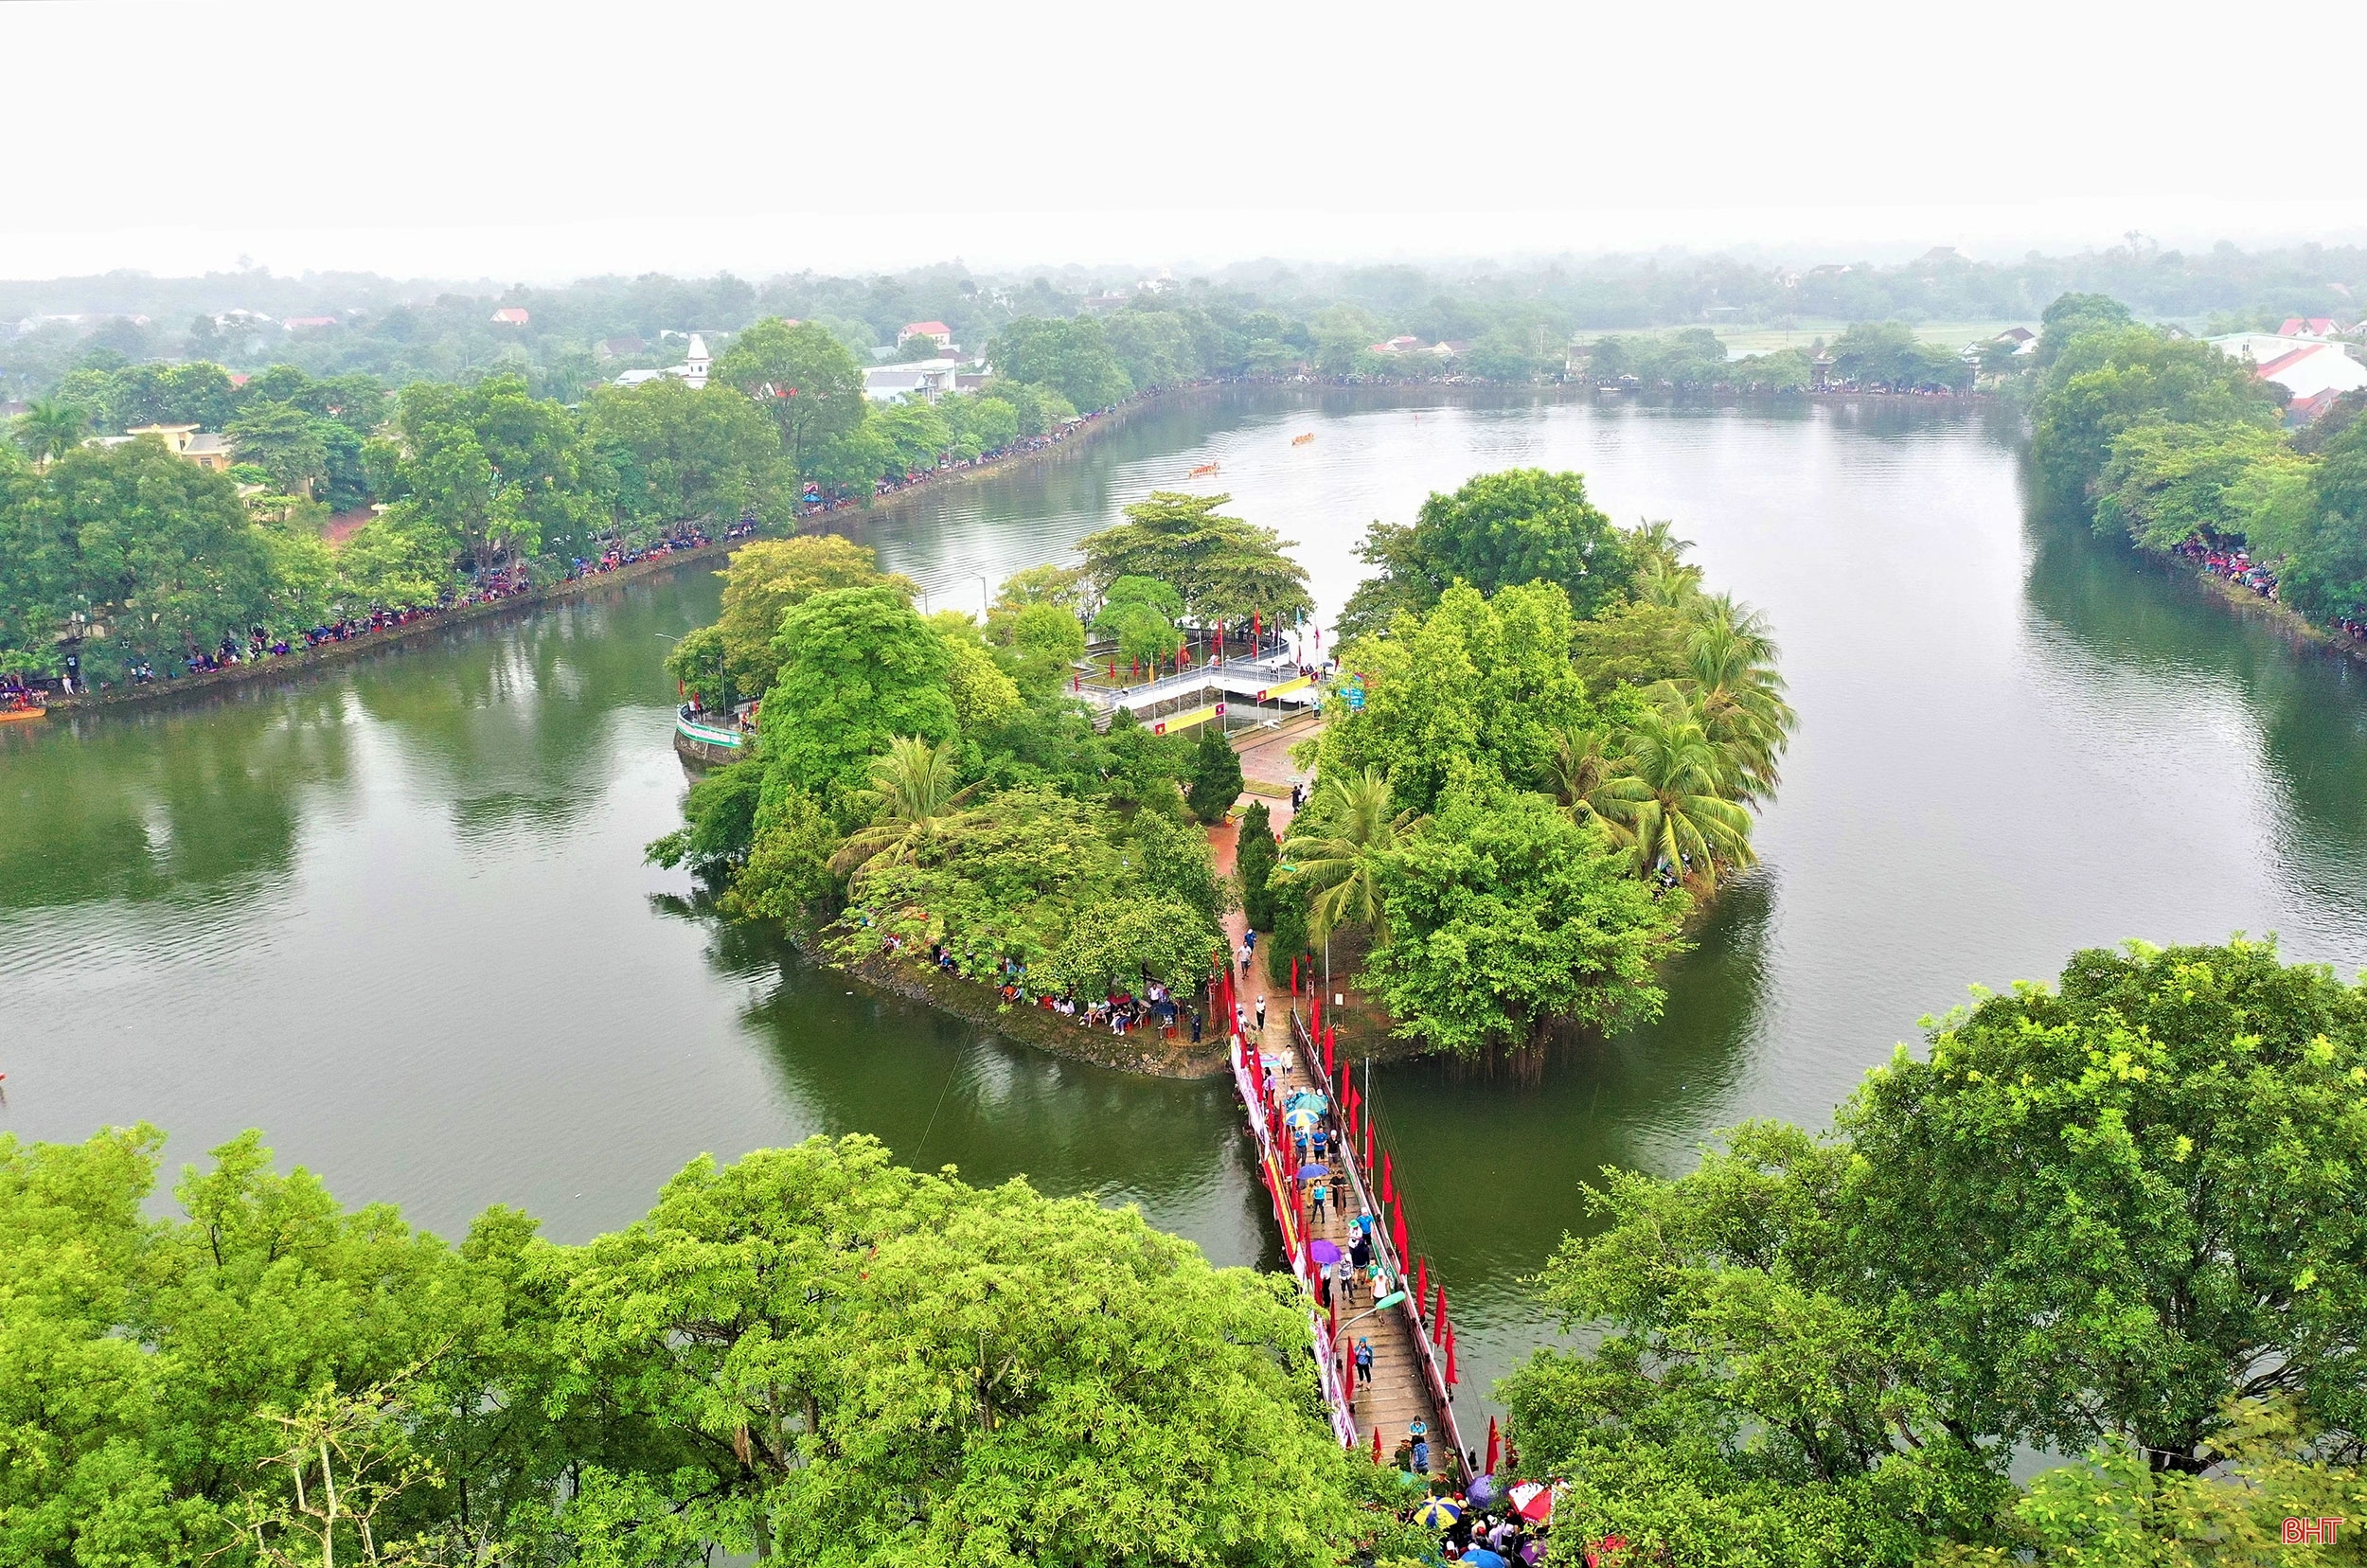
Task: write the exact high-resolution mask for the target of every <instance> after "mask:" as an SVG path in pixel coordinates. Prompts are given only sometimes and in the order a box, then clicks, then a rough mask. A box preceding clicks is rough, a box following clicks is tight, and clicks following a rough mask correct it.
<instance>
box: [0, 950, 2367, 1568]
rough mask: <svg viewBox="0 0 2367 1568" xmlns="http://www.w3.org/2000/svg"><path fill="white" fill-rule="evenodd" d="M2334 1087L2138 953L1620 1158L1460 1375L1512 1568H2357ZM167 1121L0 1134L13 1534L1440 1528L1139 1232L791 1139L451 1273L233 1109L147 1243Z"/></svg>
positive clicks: (54, 1537) (623, 1534)
mask: <svg viewBox="0 0 2367 1568" xmlns="http://www.w3.org/2000/svg"><path fill="white" fill-rule="evenodd" d="M2363 1090H2367V989H2362V988H2361V987H2360V986H2358V985H2356V984H2354V985H2345V984H2343V983H2342V982H2340V981H2339V980H2337V979H2336V978H2335V977H2334V976H2333V975H2332V974H2330V973H2329V972H2328V971H2325V970H2324V969H2323V968H2322V967H2315V966H2308V965H2287V964H2285V963H2283V962H2282V961H2281V960H2280V959H2279V957H2278V955H2277V953H2275V951H2274V949H2273V948H2272V947H2270V946H2269V945H2268V944H2265V943H2253V942H2246V941H2243V940H2240V939H2239V940H2236V941H2233V942H2231V943H2229V944H2227V945H2225V946H2220V947H2200V948H2178V949H2169V950H2157V949H2152V948H2148V947H2145V946H2144V945H2142V944H2131V945H2130V947H2129V948H2128V949H2127V950H2126V951H2125V952H2121V953H2107V952H2091V953H2078V954H2075V955H2073V958H2072V959H2071V961H2070V962H2069V964H2068V965H2067V966H2066V968H2065V970H2064V971H2063V973H2062V975H2061V977H2060V980H2059V982H2058V983H2057V984H2056V985H2054V986H2043V985H2024V986H2020V987H2017V988H2016V989H2015V990H2014V991H2013V992H2012V993H2010V994H2004V995H1985V994H1984V995H1980V996H1977V997H1976V999H1975V1001H1974V1002H1973V1003H1972V1005H1971V1006H1969V1007H1965V1008H1962V1009H1959V1010H1958V1011H1956V1012H1953V1013H1951V1014H1949V1015H1948V1016H1947V1017H1945V1018H1942V1019H1939V1020H1937V1021H1931V1022H1928V1023H1927V1025H1926V1032H1925V1039H1924V1042H1923V1045H1922V1047H1921V1049H1919V1050H1912V1049H1910V1048H1908V1047H1905V1046H1901V1047H1900V1048H1899V1050H1898V1052H1897V1053H1896V1054H1895V1057H1894V1058H1893V1060H1891V1061H1890V1062H1889V1063H1888V1064H1887V1065H1885V1066H1884V1067H1882V1068H1880V1069H1878V1071H1876V1072H1875V1073H1874V1074H1872V1075H1870V1076H1869V1078H1868V1079H1867V1081H1866V1083H1865V1084H1864V1086H1863V1087H1862V1088H1860V1090H1859V1091H1858V1092H1857V1093H1856V1094H1855V1095H1853V1096H1851V1098H1850V1099H1849V1101H1848V1102H1847V1103H1846V1104H1845V1105H1844V1106H1843V1107H1842V1109H1841V1112H1840V1114H1839V1115H1838V1117H1837V1118H1836V1126H1835V1129H1834V1131H1831V1132H1828V1133H1823V1134H1818V1133H1811V1132H1808V1131H1803V1130H1801V1129H1797V1128H1791V1127H1787V1126H1782V1125H1778V1124H1772V1123H1752V1124H1747V1125H1745V1126H1743V1127H1740V1128H1736V1129H1735V1130H1732V1131H1729V1132H1727V1133H1726V1134H1724V1135H1722V1136H1721V1137H1720V1138H1719V1139H1718V1140H1717V1142H1716V1143H1714V1144H1713V1145H1712V1146H1711V1147H1710V1148H1709V1149H1708V1150H1707V1151H1706V1153H1705V1156H1704V1158H1703V1160H1702V1163H1701V1164H1700V1167H1699V1168H1697V1169H1696V1170H1694V1171H1693V1172H1692V1173H1690V1174H1688V1175H1684V1176H1681V1177H1677V1178H1673V1179H1668V1178H1661V1177H1653V1176H1647V1175H1643V1174H1640V1173H1635V1172H1621V1171H1615V1170H1613V1171H1606V1172H1605V1173H1604V1176H1603V1178H1602V1180H1601V1182H1600V1183H1599V1184H1598V1185H1595V1186H1593V1188H1591V1189H1590V1193H1589V1197H1590V1201H1591V1203H1592V1205H1593V1210H1594V1217H1593V1221H1592V1222H1591V1223H1590V1225H1589V1227H1588V1228H1587V1231H1586V1233H1585V1234H1583V1235H1581V1236H1574V1237H1571V1238H1566V1239H1565V1240H1564V1242H1563V1243H1562V1245H1561V1247H1560V1249H1559V1250H1558V1251H1557V1253H1556V1255H1555V1256H1553V1258H1552V1259H1551V1260H1550V1261H1548V1262H1547V1263H1546V1265H1545V1267H1544V1269H1543V1271H1542V1273H1541V1274H1540V1275H1539V1277H1538V1278H1537V1279H1536V1280H1534V1281H1533V1282H1532V1286H1533V1289H1534V1292H1535V1299H1536V1300H1537V1303H1538V1307H1539V1312H1540V1315H1542V1316H1544V1317H1547V1318H1550V1319H1552V1320H1555V1321H1557V1323H1558V1324H1559V1325H1560V1326H1561V1327H1565V1328H1567V1329H1570V1330H1574V1331H1582V1332H1578V1333H1575V1335H1574V1337H1573V1338H1572V1339H1571V1340H1570V1341H1569V1342H1568V1343H1566V1344H1564V1345H1557V1346H1550V1347H1547V1348H1543V1349H1540V1350H1539V1351H1537V1352H1536V1353H1535V1354H1534V1355H1533V1356H1532V1357H1531V1359H1530V1360H1529V1361H1528V1362H1527V1363H1525V1364H1523V1365H1522V1367H1521V1368H1520V1369H1518V1370H1517V1371H1515V1372H1514V1373H1513V1374H1512V1375H1511V1376H1510V1377H1509V1378H1507V1379H1506V1380H1504V1381H1503V1382H1502V1383H1501V1384H1499V1387H1498V1393H1499V1395H1500V1397H1501V1398H1502V1399H1504V1403H1505V1405H1506V1406H1507V1407H1508V1409H1509V1411H1510V1416H1511V1424H1510V1434H1511V1436H1512V1438H1513V1440H1514V1443H1515V1444H1516V1446H1517V1448H1518V1450H1519V1454H1520V1457H1519V1460H1518V1464H1517V1472H1518V1473H1519V1474H1520V1475H1522V1476H1530V1477H1538V1478H1546V1479H1556V1480H1559V1481H1563V1482H1565V1483H1567V1489H1566V1490H1565V1491H1564V1492H1563V1494H1562V1495H1561V1497H1560V1498H1559V1500H1558V1502H1557V1507H1556V1512H1555V1529H1554V1537H1553V1552H1552V1557H1551V1560H1552V1561H1555V1562H1572V1563H1575V1562H1579V1561H1583V1560H1585V1559H1586V1554H1587V1553H1588V1552H1589V1551H1593V1550H1596V1549H1597V1548H1599V1547H1600V1546H1601V1544H1602V1543H1603V1541H1605V1540H1606V1538H1610V1537H1617V1538H1620V1539H1621V1540H1623V1541H1625V1542H1626V1551H1627V1553H1628V1557H1627V1558H1626V1559H1621V1560H1633V1561H1637V1562H1645V1563H1664V1564H1669V1565H1674V1568H1716V1565H1725V1564H1733V1563H1738V1562H1747V1563H1753V1564H1764V1565H1766V1568H1864V1565H1876V1568H1907V1565H1910V1564H1916V1565H1921V1564H1940V1565H1946V1568H2005V1565H2007V1564H2015V1563H2020V1564H2028V1565H2032V1568H2105V1565H2108V1564H2109V1565H2110V1568H2206V1565H2209V1568H2266V1565H2268V1564H2270V1563H2280V1564H2283V1563H2319V1564H2328V1565H2332V1564H2339V1563H2346V1562H2358V1561H2359V1560H2360V1559H2361V1553H2360V1548H2359V1545H2358V1541H2359V1535H2358V1531H2357V1521H2358V1519H2359V1517H2360V1516H2361V1514H2362V1512H2367V1472H2362V1470H2361V1468H2360V1466H2361V1461H2362V1449H2361V1445H2362V1436H2361V1434H2362V1432H2367V1368H2363V1367H2362V1363H2361V1361H2360V1358H2359V1344H2360V1338H2361V1329H2362V1327H2367V1118H2363V1117H2362V1115H2361V1113H2360V1110H2359V1107H2360V1103H2361V1100H2360V1096H2361V1094H2362V1091H2363ZM160 1143H161V1134H159V1133H158V1132H156V1131H154V1130H153V1129H151V1128H147V1127H137V1128H130V1129H116V1130H110V1131H102V1132H100V1133H98V1135H96V1136H94V1137H93V1138H91V1139H90V1140H89V1141H88V1142H86V1143H83V1144H80V1145H43V1144H33V1145H26V1144H23V1143H20V1142H19V1141H18V1140H17V1139H16V1138H15V1137H14V1135H12V1134H11V1135H0V1279H5V1280H6V1282H7V1284H6V1289H5V1291H0V1365H5V1366H6V1367H8V1369H9V1376H8V1377H7V1378H5V1379H0V1559H5V1560H7V1561H9V1562H11V1563H24V1564H27V1565H28V1568H187V1565H195V1564H199V1563H222V1564H228V1565H232V1568H247V1565H255V1568H261V1565H263V1564H274V1565H280V1568H286V1565H291V1564H294V1563H307V1564H310V1563H327V1562H329V1561H332V1560H334V1561H345V1562H357V1563H373V1562H375V1563H397V1562H400V1563H407V1564H443V1565H452V1568H459V1565H462V1564H469V1565H487V1564H491V1563H495V1562H500V1563H507V1564H548V1565H552V1568H558V1565H561V1564H584V1565H587V1568H609V1565H614V1568H623V1565H626V1564H633V1565H641V1568H677V1565H680V1568H687V1565H689V1564H693V1563H700V1562H705V1561H710V1560H712V1556H711V1554H712V1553H713V1552H714V1551H715V1550H717V1549H721V1550H723V1551H726V1552H735V1553H753V1554H755V1555H756V1557H757V1558H758V1559H774V1558H778V1559H784V1560H789V1561H797V1562H815V1563H826V1564H844V1565H848V1568H855V1565H865V1568H867V1565H879V1568H886V1565H888V1564H897V1565H899V1568H900V1565H904V1564H911V1563H946V1564H951V1563H955V1562H961V1563H988V1564H995V1563H1017V1562H1039V1563H1041V1562H1058V1563H1075V1564H1080V1565H1081V1564H1087V1563H1100V1562H1112V1561H1160V1562H1169V1561H1194V1562H1221V1563H1239V1564H1266V1563H1272V1564H1276V1565H1279V1564H1285V1563H1288V1564H1306V1563H1315V1564H1325V1563H1346V1562H1357V1563H1371V1564H1379V1565H1381V1568H1411V1565H1412V1564H1414V1563H1416V1562H1418V1561H1420V1560H1425V1559H1427V1558H1428V1557H1429V1554H1430V1552H1431V1548H1432V1547H1433V1543H1434V1537H1427V1536H1425V1535H1424V1534H1422V1533H1421V1532H1417V1531H1416V1530H1415V1529H1414V1528H1413V1527H1412V1526H1411V1525H1409V1524H1407V1523H1401V1522H1400V1520H1399V1519H1398V1517H1397V1510H1398V1509H1401V1508H1402V1506H1403V1503H1404V1494H1403V1492H1402V1490H1401V1489H1400V1487H1399V1485H1398V1483H1397V1476H1396V1472H1394V1471H1392V1470H1385V1469H1382V1468H1380V1467H1376V1466H1374V1465H1373V1464H1372V1463H1371V1461H1370V1459H1369V1458H1368V1457H1367V1456H1366V1455H1364V1454H1363V1453H1362V1452H1361V1451H1360V1452H1343V1451H1342V1450H1341V1449H1340V1448H1339V1447H1338V1446H1337V1444H1336V1442H1335V1441H1334V1439H1333V1438H1332V1436H1331V1434H1330V1431H1329V1428H1328V1426H1327V1424H1326V1420H1325V1417H1324V1416H1323V1413H1322V1408H1321V1406H1320V1403H1319V1401H1318V1399H1317V1396H1316V1391H1315V1383H1314V1378H1313V1375H1312V1365H1311V1363H1310V1361H1309V1360H1308V1346H1307V1339H1306V1333H1307V1330H1306V1318H1305V1314H1304V1311H1303V1310H1302V1308H1301V1305H1300V1304H1299V1303H1297V1302H1295V1301H1294V1300H1292V1299H1291V1294H1290V1292H1292V1291H1293V1290H1294V1288H1295V1287H1294V1286H1292V1284H1291V1283H1290V1281H1289V1280H1287V1279H1285V1278H1282V1277H1279V1276H1264V1275H1258V1274H1253V1273H1251V1272H1249V1271H1246V1270H1240V1269H1215V1268H1212V1267H1210V1266H1209V1264H1208V1263H1207V1262H1206V1260H1205V1259H1204V1258H1203V1257H1202V1256H1201V1254H1200V1252H1199V1250H1198V1249H1197V1248H1195V1247H1194V1246H1192V1245H1191V1244H1190V1243H1189V1242H1186V1241H1183V1240H1180V1239H1178V1238H1172V1237H1168V1236H1165V1235H1162V1234H1160V1233H1158V1232H1157V1231H1155V1230H1153V1229H1151V1228H1150V1227H1149V1226H1148V1225H1147V1224H1146V1223H1145V1222H1144V1221H1143V1219H1142V1217H1141V1215H1140V1214H1139V1213H1137V1212H1136V1211H1134V1210H1133V1209H1131V1208H1122V1209H1109V1208H1104V1207H1101V1206H1099V1205H1098V1204H1096V1203H1095V1202H1094V1201H1093V1200H1092V1199H1091V1198H1070V1199H1057V1198H1050V1197H1046V1196H1043V1195H1041V1194H1038V1193H1036V1192H1035V1191H1033V1190H1031V1189H1030V1188H1029V1187H1028V1186H1027V1185H1025V1184H1024V1182H1022V1181H1013V1182H1010V1183H1007V1184H1006V1185H1002V1186H998V1187H993V1188H976V1187H972V1186H970V1185H966V1184H964V1183H962V1182H961V1181H960V1180H959V1179H958V1178H957V1177H956V1176H955V1174H954V1173H952V1171H950V1170H944V1171H939V1172H935V1173H921V1172H917V1171H912V1170H905V1169H900V1168H898V1167H896V1166H895V1165H894V1164H893V1162H892V1161H891V1159H890V1158H889V1156H888V1154H887V1152H886V1151H885V1150H883V1149H881V1147H880V1146H879V1145H877V1144H876V1143H874V1142H872V1141H870V1140H868V1139H864V1138H860V1137H855V1138H845V1139H840V1140H837V1141H835V1142H833V1141H831V1140H828V1139H824V1138H815V1139H811V1140H809V1141H808V1142H806V1143H804V1144H802V1145H799V1146H796V1147H794V1148H790V1149H771V1150H759V1151H756V1152H755V1153H751V1154H748V1155H746V1156H744V1157H742V1158H741V1159H739V1161H737V1162H736V1163H733V1164H729V1165H719V1164H717V1163H716V1162H714V1161H713V1160H711V1159H707V1158H701V1159H699V1160H696V1161H693V1162H692V1163H691V1164H690V1165H689V1166H688V1167H685V1169H684V1170H683V1171H682V1172H681V1174H679V1175H678V1176H676V1177H675V1178H674V1179H673V1180H672V1181H671V1182H669V1183H668V1184H667V1185H666V1187H665V1188H664V1190H663V1191H662V1192H661V1193H660V1194H659V1196H658V1199H657V1202H656V1203H655V1205H654V1206H653V1207H652V1208H651V1209H650V1212H649V1214H648V1215H647V1216H646V1217H645V1218H643V1219H641V1220H640V1221H636V1222H634V1223H633V1224H632V1225H630V1226H628V1227H626V1228H624V1229H622V1230H618V1231H614V1232H612V1233H610V1234H607V1235H604V1236H600V1237H597V1238H594V1239H592V1240H590V1241H588V1242H585V1243H583V1244H581V1245H565V1244H560V1243H555V1242H552V1241H549V1240H546V1239H544V1238H542V1237H540V1236H539V1235H538V1234H537V1232H538V1226H537V1222H536V1221H535V1220H534V1219H533V1218H532V1217H530V1216H528V1215H525V1214H524V1213H522V1212H520V1211H518V1210H516V1209H513V1208H507V1207H503V1206H499V1205H496V1206H494V1207H491V1208H489V1209H487V1210H486V1211H485V1212H484V1214H483V1215H481V1216H480V1217H479V1218H478V1219H477V1220H476V1221H475V1222H474V1223H473V1224H472V1225H471V1226H470V1228H469V1232H468V1234H467V1236H466V1237H465V1238H462V1239H461V1240H460V1241H459V1242H458V1243H457V1244H452V1243H447V1242H446V1241H444V1240H441V1239H439V1238H436V1237H434V1236H432V1235H429V1234H426V1233H424V1232H420V1231H418V1230H416V1229H414V1228H413V1227H411V1226H409V1225H408V1224H406V1223H405V1222H404V1221H403V1220H402V1219H401V1217H400V1214H399V1213H398V1211H397V1210H396V1209H394V1208H393V1207H392V1206H391V1205H388V1204H384V1203H371V1204H365V1205H364V1206H362V1207H359V1208H351V1209H348V1208H346V1207H344V1206H343V1205H341V1204H340V1203H337V1202H336V1201H335V1200H334V1199H333V1198H332V1197H331V1195H330V1194H329V1191H328V1189H327V1188H326V1187H325V1186H324V1185H322V1183H321V1182H320V1181H319V1180H318V1179H317V1178H316V1177H314V1176H312V1175H311V1174H310V1173H308V1172H307V1171H305V1170H303V1169H301V1168H298V1169H296V1170H294V1171H292V1172H289V1173H287V1174H284V1175H283V1174H279V1173H277V1172H276V1171H275V1169H274V1168H273V1162H272V1159H271V1156H270V1153H269V1151H268V1150H267V1149H264V1148H263V1147H262V1144H261V1142H260V1139H259V1136H258V1134H256V1133H252V1132H249V1133H247V1134H244V1135H242V1136H240V1137H239V1138H236V1139H233V1140H232V1141H231V1142H229V1143H227V1144H225V1145H223V1146H222V1147H221V1148H219V1149H215V1150H214V1151H213V1153H212V1156H211V1159H210V1162H209V1163H208V1164H207V1165H205V1166H203V1167H200V1166H190V1167H185V1168H184V1171H183V1175H182V1178H181V1180H180V1181H179V1182H178V1184H176V1185H175V1186H174V1188H173V1197H174V1199H175V1200H176V1208H175V1210H174V1211H173V1212H171V1213H170V1214H169V1215H167V1214H162V1213H160V1212H159V1211H158V1210H157V1209H156V1208H155V1207H154V1206H153V1204H152V1203H151V1198H152V1188H153V1186H154V1184H155V1182H156V1178H157V1173H158V1169H159V1165H160V1160H159V1145H160ZM2033 1454H2038V1455H2043V1456H2045V1457H2046V1458H2048V1459H2049V1460H2050V1461H2052V1462H2053V1468H2042V1469H2041V1470H2039V1471H2038V1473H2036V1474H2031V1475H2030V1478H2029V1479H2028V1480H2027V1481H2026V1482H2022V1483H2019V1484H2018V1483H2017V1482H2016V1480H2015V1479H2014V1476H2015V1474H2016V1472H2017V1470H2018V1469H2019V1470H2020V1471H2021V1473H2024V1474H2029V1466H2028V1464H2027V1462H2026V1461H2027V1460H2028V1459H2029V1457H2030V1456H2032V1455H2033ZM2081 1455H2084V1457H2077V1458H2074V1457H2073V1456H2081ZM1510 1468H1511V1467H1507V1469H1510ZM2287 1521H2294V1522H2302V1521H2306V1522H2308V1523H2309V1524H2310V1525H2311V1526H2312V1528H2311V1530H2310V1532H2309V1534H2307V1535H2306V1536H2302V1535H2300V1534H2298V1533H2294V1532H2293V1526H2292V1525H2288V1524H2287ZM2326 1521H2332V1522H2334V1527H2333V1528H2332V1529H2330V1530H2329V1529H2327V1528H2326V1527H2325V1524H2324V1523H2323V1522H2326Z"/></svg>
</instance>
